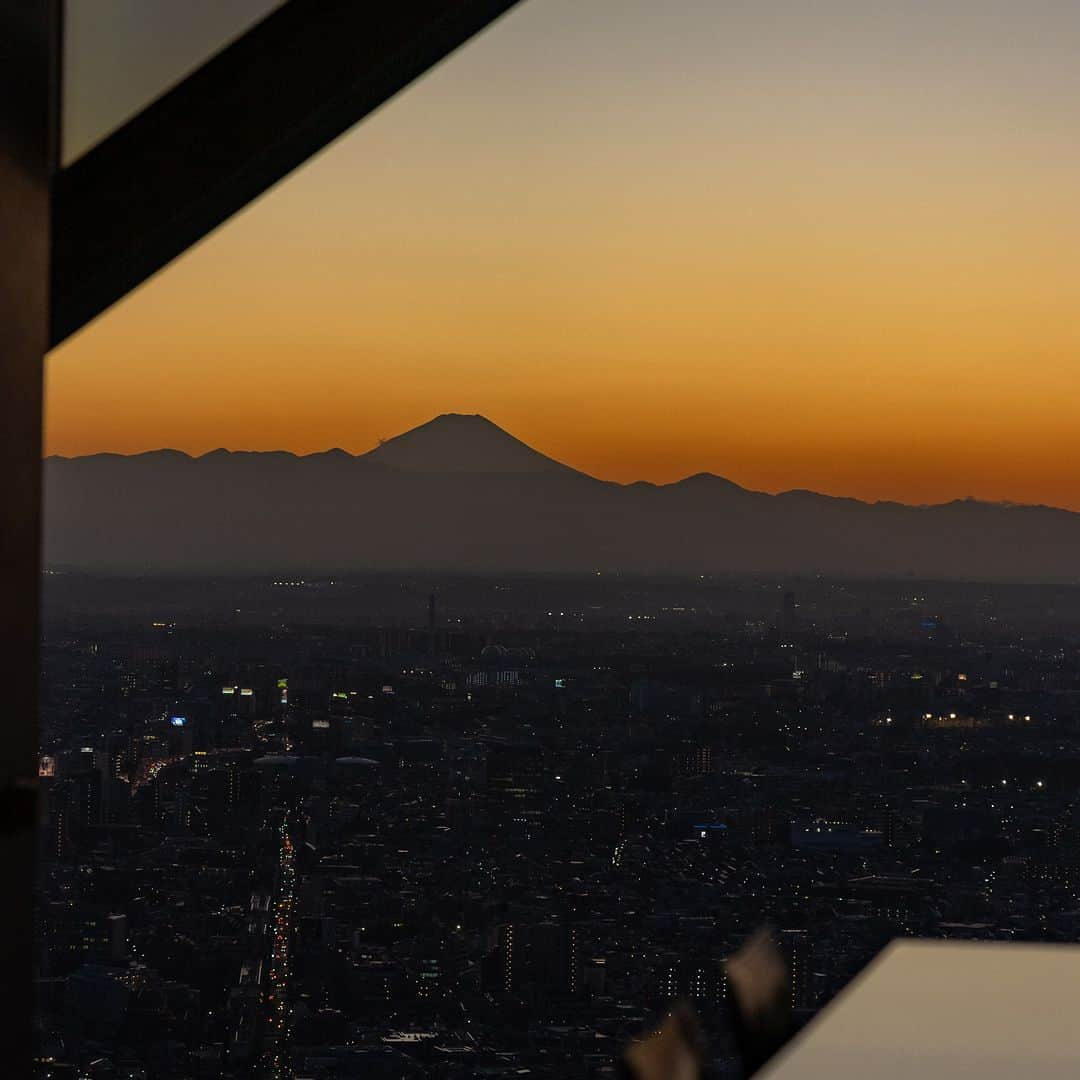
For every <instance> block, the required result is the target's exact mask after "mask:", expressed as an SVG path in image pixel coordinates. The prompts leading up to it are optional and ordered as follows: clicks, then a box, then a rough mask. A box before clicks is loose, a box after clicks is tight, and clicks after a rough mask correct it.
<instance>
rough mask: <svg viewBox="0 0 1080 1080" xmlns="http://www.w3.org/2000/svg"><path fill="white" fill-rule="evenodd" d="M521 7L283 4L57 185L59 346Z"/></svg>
mask: <svg viewBox="0 0 1080 1080" xmlns="http://www.w3.org/2000/svg"><path fill="white" fill-rule="evenodd" d="M517 2H518V0H388V2H371V0H367V2H365V0H287V2H286V3H285V4H283V5H282V6H281V7H279V8H277V9H276V10H275V11H273V12H271V13H270V14H269V15H268V16H267V17H266V18H265V19H263V20H262V21H261V22H259V23H258V24H256V25H255V26H254V27H252V28H251V29H250V30H249V31H247V33H245V34H244V35H242V36H241V37H240V38H238V39H237V40H236V41H234V42H233V43H232V44H231V45H229V46H227V47H226V48H225V49H224V50H222V52H220V53H219V54H217V55H216V56H214V57H213V58H212V59H210V60H209V61H207V62H206V63H205V64H204V65H203V66H202V67H200V68H199V69H197V70H196V71H195V72H194V73H192V74H191V75H189V76H188V77H187V78H186V79H184V80H183V81H182V82H181V83H179V84H178V85H177V86H175V87H173V88H172V89H171V90H169V91H168V92H166V93H165V94H164V95H162V96H161V97H160V98H158V99H157V100H156V101H154V102H153V103H151V104H150V105H149V106H147V108H145V109H144V110H143V111H142V112H140V113H139V114H138V115H136V116H135V117H133V118H132V119H131V120H129V121H128V122H127V123H126V124H124V125H123V126H122V127H121V128H120V129H118V130H117V131H115V132H114V133H113V134H111V135H109V136H108V137H107V138H105V139H104V140H103V141H102V142H100V143H98V144H97V145H96V146H94V147H92V148H91V149H90V150H88V151H87V152H86V153H85V154H84V155H83V156H82V157H80V158H78V159H77V160H75V161H74V162H72V163H71V164H70V165H68V167H67V168H65V169H62V170H60V172H59V173H58V174H57V176H56V177H55V179H54V182H53V204H52V217H53V247H52V310H51V320H50V346H56V345H58V344H60V343H61V342H62V341H64V340H65V339H66V338H67V337H69V336H70V335H71V334H73V333H75V332H76V331H77V330H79V329H81V328H82V327H83V326H85V325H86V324H87V323H88V322H90V321H91V320H93V319H95V318H96V317H97V316H98V315H100V314H101V313H102V312H103V311H105V310H106V309H107V308H108V307H110V306H111V305H112V304H114V303H116V301H118V300H120V299H121V298H122V297H123V296H125V295H126V294H127V293H129V292H130V291H131V290H132V289H134V288H136V287H137V286H139V285H140V284H142V282H144V281H145V280H146V279H147V278H149V277H150V276H151V275H153V274H155V273H156V272H157V271H158V270H160V269H161V268H162V267H164V266H165V265H166V264H167V263H169V262H170V261H171V260H172V259H174V258H176V256H178V255H180V254H182V253H183V252H184V251H186V250H187V249H188V248H189V247H191V246H192V245H193V244H195V243H197V242H198V241H199V240H201V239H202V238H203V237H204V236H206V235H207V234H208V233H210V232H211V231H212V230H213V229H215V228H217V226H218V225H221V224H222V223H223V222H224V221H226V220H227V219H228V218H229V217H231V216H232V215H233V214H234V213H236V212H237V211H238V210H241V209H242V208H243V207H244V206H246V205H247V204H248V203H250V202H251V201H252V200H253V199H255V198H257V197H258V196H259V195H261V194H262V193H263V192H264V191H266V190H267V189H268V188H270V187H271V186H272V185H273V184H275V183H276V182H277V181H278V180H280V179H282V178H283V177H284V176H286V175H287V174H288V173H289V172H291V171H292V170H293V169H295V168H296V167H297V166H299V165H301V164H303V163H304V162H305V161H306V160H308V158H310V157H311V156H312V155H313V154H315V153H317V152H318V151H319V150H321V149H322V148H323V147H325V146H326V145H327V144H328V143H330V142H331V141H332V140H334V139H336V138H337V137H338V136H339V135H342V134H343V133H344V132H346V131H347V130H348V129H349V128H350V127H352V126H353V125H354V124H355V123H356V122H357V121H359V120H360V119H362V118H363V117H364V116H366V115H367V114H368V113H370V112H372V111H373V110H374V109H376V108H378V107H379V106H380V105H382V104H383V103H384V102H385V101H387V100H388V99H389V98H391V97H392V96H393V95H394V94H396V93H397V92H398V91H400V90H402V89H403V88H404V87H406V86H407V85H408V84H409V83H411V82H412V81H413V80H415V79H416V78H418V77H419V76H420V75H422V74H423V73H424V72H425V71H427V70H428V69H429V68H431V67H432V66H433V65H434V64H436V63H438V62H439V61H440V60H442V59H443V58H444V57H445V56H446V55H447V54H449V53H450V52H452V51H453V50H454V49H456V48H457V47H458V46H459V45H461V44H463V43H464V42H465V41H467V40H468V39H469V38H470V37H472V36H473V35H474V34H476V33H478V32H479V31H480V30H482V29H484V28H485V27H486V26H488V25H489V24H490V23H491V22H492V21H493V20H495V19H497V18H498V17H499V16H501V15H502V14H504V13H505V12H506V11H508V10H509V9H510V8H512V7H514V6H515V4H516V3H517Z"/></svg>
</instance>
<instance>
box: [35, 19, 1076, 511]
mask: <svg viewBox="0 0 1080 1080" xmlns="http://www.w3.org/2000/svg"><path fill="white" fill-rule="evenodd" d="M139 44H140V43H139V42H138V41H137V40H134V39H133V41H132V42H131V47H132V48H138V47H139ZM1078 55H1080V5H1077V4H1075V3H1074V2H1072V0H1032V2H1029V3H1025V4H1020V3H1017V2H1015V0H1008V2H1002V0H962V2H961V0H939V2H935V3H929V2H925V3H923V2H919V3H913V2H904V0H891V2H890V3H880V2H876V0H845V2H839V0H812V2H811V0H789V2H779V0H741V2H730V3H724V2H716V0H708V2H705V0H701V2H698V0H694V2H691V0H671V2H669V3H663V4H661V3H657V2H656V0H527V2H526V3H524V4H523V5H522V6H521V7H520V8H518V9H517V10H516V11H514V12H512V13H511V14H510V15H509V16H508V17H506V18H505V19H503V20H502V21H500V22H499V23H498V24H497V25H495V26H494V27H492V28H491V29H490V30H489V31H487V32H486V33H485V34H483V35H481V36H480V37H478V38H477V39H475V40H474V41H473V42H472V43H471V44H469V45H468V46H467V47H465V48H464V49H462V50H460V51H459V52H458V53H456V54H455V55H453V56H452V57H450V58H449V59H448V60H447V61H446V62H445V63H444V64H442V65H441V66H440V67H439V68H438V69H436V70H435V71H434V72H432V73H431V74H429V75H428V76H427V77H426V78H424V79H423V80H422V81H420V82H418V83H417V84H415V85H414V86H413V87H412V88H410V89H409V90H407V91H406V92H405V93H403V94H402V95H400V96H399V97H398V98H397V99H395V100H394V101H392V102H391V103H390V104H388V105H387V106H386V107H384V108H383V109H382V110H381V111H380V112H378V113H377V114H376V115H374V116H372V117H371V118H369V119H368V120H367V121H365V122H364V123H362V124H361V125H359V126H358V127H357V128H355V129H354V130H353V131H352V132H351V133H350V134H349V135H347V136H346V137H345V138H343V139H342V140H340V141H339V142H337V143H336V144H335V145H333V146H332V147H330V148H329V149H328V150H327V151H325V152H324V153H323V154H322V155H321V156H319V157H318V158H317V159H316V160H314V161H313V162H311V163H310V164H308V165H307V166H306V167H305V168H303V169H302V170H301V171H299V172H298V173H296V174H294V175H293V176H292V177H291V178H289V179H287V180H286V181H285V182H283V183H282V184H280V185H279V186H278V187H277V188H275V189H274V190H273V191H271V192H270V193H269V194H268V195H266V196H265V197H264V198H263V199H261V200H260V201H259V202H257V203H256V204H254V205H253V206H252V207H250V208H249V209H248V210H247V211H246V212H244V213H243V214H241V215H240V216H238V217H237V218H235V219H233V220H232V221H231V222H229V223H228V224H227V225H226V226H224V227H223V228H221V229H220V230H219V231H218V232H217V233H216V234H214V235H213V236H211V237H210V238H209V239H208V240H206V241H205V242H204V243H203V244H201V245H200V246H199V247H198V248H196V249H195V250H193V251H192V252H190V253H189V254H187V255H186V256H185V257H183V258H182V259H180V260H179V261H177V262H176V263H174V264H173V265H172V266H170V267H169V268H167V269H166V270H165V271H164V272H162V273H161V274H159V275H158V276H157V277H156V278H155V279H153V280H152V281H150V282H149V283H148V284H147V285H146V286H144V287H143V288H142V289H140V290H139V291H138V292H137V293H135V294H134V295H132V296H131V297H129V298H128V299H127V300H125V301H124V302H123V303H121V304H119V305H117V306H116V307H115V308H114V309H112V310H111V311H109V312H108V313H107V314H105V315H104V316H103V317H102V318H100V319H98V320H97V321H96V322H95V323H93V324H92V325H91V326H90V327H88V328H87V329H86V330H84V331H83V332H82V333H81V334H79V335H78V336H76V337H75V338H73V339H72V340H71V341H69V342H68V343H66V344H65V345H64V346H62V347H61V348H60V349H58V350H56V351H55V352H54V353H53V354H52V355H51V356H50V358H49V360H48V366H47V384H48V386H47V389H48V407H47V440H48V446H47V449H48V452H49V453H61V454H69V455H71V454H84V453H90V452H94V451H98V450H116V451H122V452H134V451H140V450H147V449H153V448H158V447H164V446H170V447H177V448H180V449H183V450H187V451H189V452H192V453H202V452H204V451H207V450H210V449H212V448H214V447H217V446H225V447H229V448H235V449H280V448H284V449H291V450H295V451H298V452H308V451H313V450H321V449H325V448H328V447H332V446H341V447H344V448H345V449H347V450H350V451H353V452H359V451H364V450H368V449H370V448H371V447H372V446H373V445H374V444H375V442H376V440H377V439H378V438H380V437H386V436H389V435H393V434H396V433H398V432H400V431H403V430H405V429H406V428H409V427H412V426H414V425H416V424H419V423H422V422H423V421H425V420H427V419H429V418H430V417H432V416H433V415H435V414H438V413H441V412H449V411H456V412H469V413H473V412H480V413H483V414H485V415H486V416H488V417H490V418H491V419H492V420H494V421H495V422H496V423H498V424H500V425H502V426H503V427H505V428H507V429H508V430H510V431H511V432H513V433H514V434H515V435H517V436H518V437H520V438H523V439H525V440H526V441H527V442H529V443H531V444H532V445H534V446H536V447H537V448H538V449H540V450H542V451H544V452H545V453H548V454H551V455H552V456H554V457H556V458H559V459H560V460H563V461H566V462H567V463H569V464H572V465H574V466H576V467H578V468H581V469H584V470H586V471H588V472H591V473H593V474H594V475H597V476H601V477H604V478H608V479H614V480H621V481H628V480H635V479H649V480H655V481H668V480H674V479H678V478H680V477H682V476H685V475H687V474H689V473H694V472H699V471H702V470H708V471H711V472H716V473H719V474H722V475H724V476H727V477H729V478H731V479H733V480H735V481H737V482H739V483H741V484H745V485H747V486H751V487H757V488H763V489H766V490H771V491H775V490H781V489H785V488H792V487H806V488H813V489H816V490H820V491H826V492H830V493H835V494H845V495H854V496H858V497H861V498H870V499H876V498H898V499H903V500H906V501H912V502H928V501H940V500H944V499H949V498H953V497H957V496H964V495H975V496H979V497H984V498H992V499H1012V500H1016V501H1032V502H1048V503H1052V504H1056V505H1061V506H1069V507H1073V508H1076V509H1080V470H1078V463H1080V395H1078V393H1077V383H1078V377H1080V259H1078V255H1080V198H1078V197H1077V192H1078V191H1080V64H1078V63H1077V62H1076V57H1077V56H1078ZM80 122H81V123H87V122H89V121H87V120H86V118H85V117H84V118H82V119H81V120H80Z"/></svg>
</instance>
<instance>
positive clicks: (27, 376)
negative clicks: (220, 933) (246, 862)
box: [0, 0, 59, 1076]
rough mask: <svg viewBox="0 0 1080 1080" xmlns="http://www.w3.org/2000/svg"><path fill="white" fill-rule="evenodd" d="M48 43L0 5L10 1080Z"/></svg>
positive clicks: (28, 665)
mask: <svg viewBox="0 0 1080 1080" xmlns="http://www.w3.org/2000/svg"><path fill="white" fill-rule="evenodd" d="M58 41H59V22H58V0H0V702H2V706H0V717H2V719H0V867H2V868H3V875H4V887H3V888H2V889H0V973H2V974H0V1016H3V1018H4V1028H5V1030H6V1031H8V1032H10V1036H8V1037H5V1040H4V1041H5V1054H4V1057H5V1061H4V1064H5V1071H6V1072H7V1073H8V1075H11V1076H31V1075H33V1066H32V1055H33V1039H32V1021H33V1007H34V995H33V981H32V980H33V976H32V968H31V964H32V957H33V944H32V943H33V907H32V901H33V883H34V849H35V844H36V813H35V811H36V783H37V756H38V724H37V683H38V607H39V594H40V588H41V570H40V554H39V550H40V534H41V412H42V361H43V359H44V355H45V351H46V348H47V346H48V330H49V247H50V227H49V220H50V205H49V181H50V176H51V174H52V169H53V163H54V161H55V151H56V146H57V140H58V133H57V130H56V119H57V93H56V90H57V88H58V86H59V68H58V60H59V57H58V49H57V45H58Z"/></svg>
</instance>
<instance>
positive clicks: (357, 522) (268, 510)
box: [44, 414, 1080, 581]
mask: <svg viewBox="0 0 1080 1080" xmlns="http://www.w3.org/2000/svg"><path fill="white" fill-rule="evenodd" d="M44 470H45V484H46V502H45V509H46V519H45V545H44V553H45V559H46V562H47V564H48V565H63V566H71V567H87V568H89V567H97V568H103V567H112V568H117V567H119V568H130V567H138V568H140V569H145V570H148V571H153V570H154V569H164V568H170V569H186V570H198V571H204V570H205V571H207V572H210V571H215V570H221V569H227V568H232V569H237V568H243V569H244V570H245V571H249V570H257V569H258V570H261V569H268V570H277V569H283V568H286V567H288V568H311V569H314V568H318V567H326V568H330V569H335V570H346V569H349V568H357V569H361V568H364V569H367V568H376V567H383V568H395V569H396V568H409V567H416V568H426V567H431V568H434V567H438V568H440V569H442V568H447V569H454V568H458V569H470V570H472V569H479V570H499V571H502V570H530V569H537V570H559V571H578V570H595V569H597V568H608V569H625V570H633V571H642V572H654V571H661V572H665V573H666V572H678V573H683V572H686V573H702V572H723V571H737V572H738V571H753V572H758V571H763V572H773V571H776V572H783V573H789V572H790V573H827V574H843V575H849V576H865V575H875V576H896V575H908V574H913V575H916V576H924V577H961V578H968V579H970V578H971V577H973V576H974V577H980V578H986V579H993V580H1069V581H1072V580H1076V579H1077V578H1078V577H1080V557H1078V554H1077V553H1078V552H1080V514H1077V513H1075V512H1073V511H1069V510H1065V509H1063V508H1057V507H1047V506H1038V505H1032V506H1027V505H1022V504H1015V503H994V502H984V501H979V500H970V499H958V500H952V501H950V502H946V503H939V504H934V505H929V506H910V505H907V504H903V503H898V502H894V501H878V502H873V503H871V502H864V501H862V500H859V499H853V498H850V497H846V496H833V495H826V494H822V493H818V492H812V491H807V490H805V489H792V490H790V491H786V492H780V493H778V494H769V493H767V492H761V491H754V490H752V489H749V488H744V487H742V486H741V485H739V484H737V483H736V482H734V481H732V480H728V479H726V478H724V477H721V476H717V475H715V474H713V473H707V472H699V473H695V474H692V475H691V476H688V477H684V478H683V479H681V480H677V481H674V482H672V483H669V484H659V485H657V484H650V483H648V482H645V481H638V482H634V483H630V484H619V483H615V482H612V481H605V480H600V479H598V478H596V477H593V476H591V475H589V474H587V473H584V472H582V471H580V470H577V469H574V468H573V467H571V466H569V465H566V464H564V463H562V462H559V461H556V460H555V459H553V458H550V457H547V456H546V455H544V454H542V453H541V452H540V451H537V450H535V449H534V448H532V447H531V446H528V445H527V444H526V443H524V442H522V441H521V440H519V439H517V438H515V437H514V436H513V435H511V434H510V433H509V432H506V431H504V430H503V429H502V428H500V427H498V426H497V425H496V424H493V423H492V422H491V421H490V420H487V419H486V418H484V417H481V416H478V415H473V416H463V415H461V414H443V415H442V416H441V417H435V418H434V419H433V420H431V421H429V422H428V423H427V424H422V425H420V426H419V427H417V428H413V429H411V430H410V431H408V432H404V433H402V434H401V435H399V436H396V437H395V438H394V439H388V440H385V441H384V442H382V443H380V445H379V446H377V447H375V448H374V449H373V450H371V451H368V452H367V453H364V454H356V455H354V454H350V453H348V452H347V451H344V450H341V449H340V448H334V449H331V450H328V451H320V452H316V453H313V454H304V455H297V454H293V453H291V452H290V451H230V450H224V449H220V448H219V449H218V450H216V451H211V452H210V453H208V454H203V455H200V456H191V455H187V454H185V453H183V452H182V451H175V450H170V449H163V450H159V451H147V452H144V453H142V454H136V455H120V454H109V453H103V454H95V455H87V456H84V457H75V458H65V457H59V456H53V457H50V458H47V459H46V460H45V463H44Z"/></svg>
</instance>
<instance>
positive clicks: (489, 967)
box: [35, 571, 1080, 1080]
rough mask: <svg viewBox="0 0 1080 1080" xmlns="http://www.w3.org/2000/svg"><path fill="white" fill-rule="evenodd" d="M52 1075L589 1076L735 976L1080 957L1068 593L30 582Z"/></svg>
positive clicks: (679, 584)
mask: <svg viewBox="0 0 1080 1080" xmlns="http://www.w3.org/2000/svg"><path fill="white" fill-rule="evenodd" d="M44 582H45V615H46V623H45V632H44V646H43V679H42V694H43V733H42V747H41V767H40V773H41V785H42V791H43V803H44V808H43V816H42V832H41V851H40V881H39V887H38V906H37V910H38V922H39V929H38V937H37V942H36V946H35V949H36V957H37V968H38V982H37V994H38V1001H39V1006H38V1010H39V1061H40V1062H41V1075H42V1076H46V1077H66V1076H73V1077H74V1076H78V1077H93V1078H95V1080H96V1078H99V1077H109V1078H113V1077H116V1078H121V1077H122V1078H125V1080H137V1078H138V1080H141V1078H151V1077H155V1078H156V1077H161V1078H169V1080H172V1078H181V1077H218V1076H222V1077H246V1076H268V1077H305V1078H307V1077H310V1078H313V1080H330V1078H338V1077H355V1076H373V1077H374V1076H387V1077H391V1076H393V1077H402V1076H424V1077H432V1078H456V1077H466V1076H470V1077H471V1076H485V1077H493V1078H498V1077H511V1076H515V1077H516V1076H532V1077H581V1078H586V1077H601V1076H610V1075H614V1071H613V1070H614V1065H615V1061H616V1060H617V1058H618V1055H619V1053H620V1051H621V1050H622V1048H623V1047H624V1046H625V1045H626V1043H627V1042H628V1040H630V1039H631V1038H632V1037H633V1036H635V1035H637V1034H640V1033H641V1032H643V1031H645V1030H647V1029H649V1028H650V1026H652V1025H654V1024H655V1023H656V1022H657V1020H658V1019H659V1018H660V1017H661V1016H662V1015H663V1013H664V1012H665V1010H666V1009H668V1008H670V1007H671V1006H672V1004H673V1003H675V1002H678V1001H689V1002H692V1003H693V1005H694V1007H695V1009H696V1010H697V1012H698V1014H699V1015H700V1017H701V1019H702V1025H703V1028H704V1031H705V1033H706V1035H707V1037H708V1056H709V1059H710V1068H711V1070H712V1072H713V1074H714V1075H717V1076H730V1077H736V1076H739V1075H741V1071H740V1069H741V1066H740V1063H739V1060H738V1055H737V1054H736V1052H735V1049H734V1047H733V1045H732V1041H731V1036H730V1031H729V1025H728V1023H727V1022H726V1020H725V1016H726V998H727V987H726V970H725V965H724V961H725V959H726V958H727V957H728V956H730V955H731V953H732V952H733V951H734V950H736V949H737V948H738V947H739V946H740V945H741V944H742V942H743V941H744V940H745V939H746V938H747V937H748V936H749V935H750V934H751V933H752V932H753V931H754V930H755V929H757V928H758V927H760V926H762V925H767V926H770V927H771V928H772V929H773V932H774V934H775V936H776V939H777V940H778V941H779V944H780V949H781V951H782V953H783V955H784V956H785V958H786V961H787V964H788V967H789V972H790V978H789V987H788V992H789V993H790V1004H791V1008H792V1010H793V1015H794V1017H795V1019H796V1021H797V1022H799V1023H801V1022H804V1021H805V1020H807V1019H808V1018H810V1017H811V1016H813V1015H814V1013H815V1012H816V1011H818V1010H819V1009H821V1008H822V1007H823V1006H824V1005H825V1004H826V1003H828V1002H829V1001H830V1000H831V999H832V998H833V997H834V996H835V995H836V994H837V993H838V992H839V991H840V990H842V989H843V987H844V986H845V985H847V983H848V982H849V981H850V980H851V979H852V978H853V977H854V976H855V975H857V974H858V972H860V971H861V970H862V969H863V968H864V967H865V966H866V964H867V963H868V962H869V961H870V960H871V959H873V957H874V956H875V955H876V954H877V953H878V952H879V951H880V950H881V949H882V948H883V947H884V946H885V945H886V944H887V943H888V942H889V941H891V940H893V939H894V938H897V937H905V936H920V937H930V938H949V939H965V940H967V939H971V940H988V939H994V940H1040V941H1051V942H1053V941H1075V940H1077V937H1078V931H1080V898H1078V894H1077V890H1078V888H1080V816H1078V811H1077V805H1076V794H1075V793H1076V791H1077V780H1078V777H1080V663H1078V661H1080V588H1078V587H1075V586H1074V587H1067V586H1057V587H1053V588H1050V587H1041V586H1020V585H1004V584H998V585H992V586H987V585H980V584H959V583H954V584H950V583H944V582H940V581H938V582H930V581H918V580H914V579H912V580H904V581H897V580H893V581H873V580H863V581H842V580H838V579H831V578H825V577H807V578H777V577H754V576H728V577H724V576H710V575H701V576H698V577H696V578H687V577H679V578H675V577H670V578H659V577H653V578H648V577H641V576H634V575H622V574H607V573H594V574H591V575H588V576H585V575H561V576H560V575H543V574H534V575H518V576H512V577H511V576H508V577H501V578H495V577H491V576H483V575H474V576H468V575H457V576H452V575H447V574H443V575H441V576H436V575H433V574H428V575H423V574H412V575H392V574H370V575H356V576H353V577H350V578H340V579H330V578H323V577H320V578H312V579H305V578H303V577H300V576H288V577H281V576H279V577H266V578H261V577H260V578H218V579H211V578H199V579H182V578H165V577H161V578H153V579H150V578H132V577H129V578H120V577H95V576H93V575H88V574H85V573H79V572H75V571H69V572H61V571H50V572H47V574H46V576H45V578H44Z"/></svg>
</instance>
